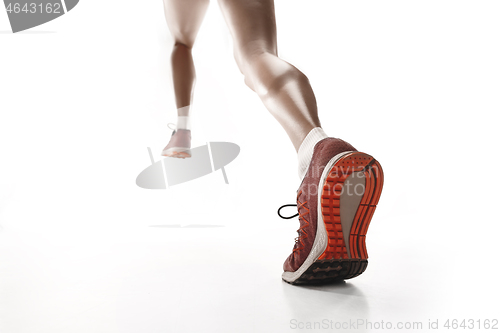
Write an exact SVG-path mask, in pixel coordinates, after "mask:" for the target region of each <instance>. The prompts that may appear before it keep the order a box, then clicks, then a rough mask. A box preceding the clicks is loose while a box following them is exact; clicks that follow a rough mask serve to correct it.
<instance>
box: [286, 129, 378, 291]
mask: <svg viewBox="0 0 500 333" xmlns="http://www.w3.org/2000/svg"><path fill="white" fill-rule="evenodd" d="M383 182H384V176H383V171H382V167H381V166H380V164H379V162H378V161H377V160H375V159H374V158H373V157H372V156H370V155H368V154H365V153H362V152H358V151H357V150H356V149H355V148H354V147H353V146H351V145H350V144H348V143H347V142H345V141H343V140H340V139H336V138H326V139H323V140H321V141H319V142H318V143H317V144H316V146H315V147H314V153H313V156H312V159H311V163H310V165H309V168H308V170H307V172H306V175H305V177H304V179H303V180H302V183H301V185H300V186H299V189H298V191H297V209H298V214H296V215H294V216H291V217H283V216H282V215H281V214H280V210H281V208H283V207H285V206H290V205H285V206H282V207H280V210H278V215H280V217H282V218H293V217H295V216H297V215H298V216H299V221H300V229H299V230H297V232H298V234H299V236H298V237H297V238H296V240H295V246H294V248H293V252H292V254H290V256H289V257H288V258H287V259H286V261H285V263H284V265H283V269H284V271H285V272H284V273H283V275H282V278H283V280H285V281H286V282H288V283H291V284H306V283H308V284H311V283H329V282H335V281H340V280H344V279H351V278H353V277H356V276H358V275H360V274H361V273H363V272H364V271H365V269H366V267H367V265H368V260H367V259H368V254H367V251H366V245H365V238H366V232H367V230H368V225H369V224H370V220H371V219H372V216H373V213H374V212H375V207H376V205H377V203H378V201H379V198H380V194H381V192H382V186H383ZM293 206H294V205H293Z"/></svg>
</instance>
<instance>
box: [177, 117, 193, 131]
mask: <svg viewBox="0 0 500 333" xmlns="http://www.w3.org/2000/svg"><path fill="white" fill-rule="evenodd" d="M176 129H178V130H180V129H185V130H191V119H190V118H189V116H178V117H177V127H176Z"/></svg>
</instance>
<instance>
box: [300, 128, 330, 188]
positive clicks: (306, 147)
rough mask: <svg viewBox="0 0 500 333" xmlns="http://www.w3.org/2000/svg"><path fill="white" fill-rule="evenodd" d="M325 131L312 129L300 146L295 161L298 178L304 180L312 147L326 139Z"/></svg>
mask: <svg viewBox="0 0 500 333" xmlns="http://www.w3.org/2000/svg"><path fill="white" fill-rule="evenodd" d="M327 137H328V135H326V133H325V131H323V129H322V128H321V127H315V128H313V129H312V130H311V131H310V132H309V133H308V134H307V136H306V137H305V139H304V141H302V143H301V144H300V148H299V152H298V153H297V159H298V161H299V178H300V179H302V178H304V176H305V174H306V172H307V168H308V167H309V164H310V163H311V159H312V155H313V151H314V146H315V145H316V144H317V143H318V142H319V141H321V140H323V139H325V138H327Z"/></svg>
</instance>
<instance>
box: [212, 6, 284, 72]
mask: <svg viewBox="0 0 500 333" xmlns="http://www.w3.org/2000/svg"><path fill="white" fill-rule="evenodd" d="M219 6H220V8H221V11H222V15H223V16H224V19H225V21H226V23H227V25H228V28H229V31H230V32H231V35H232V37H233V43H234V48H235V50H234V51H235V57H236V61H237V62H238V64H239V65H240V66H241V63H242V62H246V61H245V60H247V59H248V58H250V57H252V56H254V55H258V54H261V53H263V52H268V53H272V54H275V55H276V54H277V52H278V50H277V45H276V44H277V39H276V19H275V16H274V0H219Z"/></svg>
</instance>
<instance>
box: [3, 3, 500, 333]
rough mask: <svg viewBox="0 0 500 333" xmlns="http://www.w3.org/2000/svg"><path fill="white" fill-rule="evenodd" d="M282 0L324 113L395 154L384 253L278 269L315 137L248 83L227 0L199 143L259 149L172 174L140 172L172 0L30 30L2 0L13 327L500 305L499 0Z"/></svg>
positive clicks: (88, 13) (290, 41)
mask: <svg viewBox="0 0 500 333" xmlns="http://www.w3.org/2000/svg"><path fill="white" fill-rule="evenodd" d="M276 15H277V23H278V40H279V43H278V48H279V54H280V56H281V57H282V58H283V59H285V60H287V61H289V62H290V63H292V64H294V65H295V66H296V67H298V68H299V69H301V70H302V71H303V72H304V73H305V74H306V75H307V76H308V77H309V79H310V81H311V84H312V86H313V89H314V90H315V93H316V97H317V100H318V107H319V113H320V118H321V121H322V124H323V127H324V129H325V131H326V132H327V133H328V134H329V135H331V136H335V137H340V138H342V139H344V140H346V141H348V142H350V143H351V144H352V145H354V146H355V147H356V148H357V149H358V150H360V151H364V152H367V153H369V154H371V155H373V156H375V157H376V158H377V159H378V160H379V161H380V162H381V164H382V166H383V168H384V171H385V187H384V191H383V194H382V198H381V200H380V203H379V206H378V208H377V212H376V214H375V217H374V218H373V220H372V223H371V225H370V230H369V233H368V240H367V244H368V252H369V255H370V265H369V267H368V269H367V271H366V272H365V273H364V274H363V275H361V276H360V277H358V278H356V279H353V280H349V281H347V282H346V283H345V284H337V285H332V286H324V287H296V286H291V285H288V284H286V283H284V282H283V281H282V280H281V272H282V268H281V267H282V263H283V261H284V260H285V258H286V257H287V256H288V254H289V253H290V252H291V250H292V247H293V239H294V237H295V236H296V232H295V230H296V229H297V228H298V226H299V225H298V221H297V220H296V219H294V220H281V219H280V218H279V217H278V216H277V214H276V210H277V208H278V207H279V206H281V205H283V204H287V203H293V202H294V200H295V191H296V189H297V187H298V185H299V179H298V177H297V171H296V154H295V151H294V149H293V146H292V145H291V143H290V142H289V140H288V137H287V136H286V134H285V132H284V131H283V130H282V128H281V127H280V126H279V125H278V123H277V122H276V121H275V120H274V119H273V117H272V116H271V115H270V114H269V113H268V112H267V111H266V109H265V108H264V107H263V106H262V104H261V103H260V100H259V99H258V97H257V96H256V95H254V93H253V92H252V91H251V90H250V89H248V88H247V87H246V86H245V85H244V83H243V77H242V75H241V74H240V72H239V70H238V69H237V66H236V64H235V62H234V60H233V57H232V41H231V38H230V35H229V33H228V30H227V28H226V26H225V23H224V21H223V18H222V16H221V14H220V12H219V8H218V6H217V3H216V2H214V1H213V2H212V3H211V5H210V7H209V11H208V13H207V16H206V18H205V21H204V23H203V26H202V28H201V31H200V33H199V35H198V40H197V43H196V45H195V48H194V51H193V52H194V57H195V63H196V68H197V74H198V80H197V86H196V92H195V94H196V95H195V102H194V105H193V109H194V128H193V136H194V146H199V145H203V144H204V143H205V142H207V141H230V142H235V143H237V144H238V145H239V146H240V147H241V153H240V155H239V157H238V158H237V159H236V160H235V161H234V162H232V163H231V164H230V165H228V166H227V167H226V172H227V175H228V178H229V185H226V184H225V183H224V181H223V176H222V174H221V173H220V172H216V173H213V174H210V175H208V176H206V177H203V178H200V179H197V180H195V181H192V182H189V183H185V184H182V185H178V186H174V187H172V188H170V189H168V190H145V189H141V188H139V187H137V186H136V185H135V178H136V176H137V175H138V174H139V173H140V172H141V171H142V170H143V169H144V168H146V167H147V166H148V165H149V164H150V160H149V156H148V153H147V147H151V148H152V149H153V152H154V154H155V158H156V159H157V160H158V159H160V152H161V150H162V148H163V147H164V146H165V145H166V144H167V142H168V139H169V136H170V130H168V129H167V127H166V125H167V123H168V122H175V115H176V114H175V103H174V98H173V92H172V84H171V79H170V69H169V55H170V50H171V45H172V39H171V37H170V35H169V32H168V30H167V26H166V23H165V20H164V16H163V5H162V3H161V1H160V0H154V1H153V0H148V1H140V2H138V1H123V0H122V1H117V0H114V1H111V0H109V1H96V0H85V1H81V2H80V3H79V4H78V6H77V7H75V8H74V9H73V10H72V11H70V12H69V13H68V14H66V15H64V16H63V17H60V18H59V19H56V20H54V21H52V22H49V23H46V24H44V25H42V26H39V27H35V28H33V29H31V30H29V31H26V32H22V33H18V34H12V33H11V32H10V31H9V30H10V26H9V22H8V18H7V14H6V13H5V11H3V10H0V154H1V163H0V331H1V332H2V333H18V332H19V333H20V332H23V333H24V332H29V333H35V332H36V333H38V332H50V333H56V332H64V333H67V332H106V333H111V332H119V333H124V332H127V333H128V332H226V331H227V332H288V331H299V329H294V326H293V323H295V322H294V320H296V323H298V322H300V323H302V324H303V325H306V324H307V322H321V321H322V320H323V319H325V320H332V321H334V322H349V320H352V321H356V320H358V319H366V320H369V321H372V322H379V323H380V321H382V320H383V321H384V322H388V321H391V322H392V323H393V325H396V323H397V322H398V321H402V322H403V321H407V320H408V321H411V322H414V321H420V322H422V323H423V327H424V329H423V330H421V331H425V330H426V328H427V326H428V321H429V319H431V320H432V321H435V320H439V325H440V327H441V328H443V326H442V325H443V324H444V322H445V320H446V319H448V318H449V319H459V320H460V321H461V320H462V319H474V320H484V319H493V318H495V316H496V319H500V318H499V317H498V310H499V301H498V297H499V296H500V295H499V288H498V284H497V279H498V268H497V267H498V264H497V253H498V246H497V244H496V243H497V242H498V241H497V233H498V231H499V227H498V223H499V222H500V221H499V218H498V214H497V212H496V209H497V207H498V200H499V195H498V189H499V188H500V183H499V181H498V176H497V167H498V164H499V162H500V160H499V158H498V143H499V136H498V134H497V132H498V123H499V122H498V117H497V116H496V114H498V112H499V110H500V100H499V92H500V79H499V78H500V62H499V60H498V59H500V46H499V37H500V20H498V17H499V15H500V3H499V2H498V1H486V0H484V1H471V0H470V1H443V0H433V1H426V0H421V1H328V0H322V1H320V0H312V1H296V0H277V1H276ZM173 225H179V226H180V227H178V228H175V227H171V226H173ZM189 225H191V226H192V225H202V226H205V227H204V228H202V227H198V228H185V226H189ZM210 225H212V226H213V225H217V226H219V227H207V226H210ZM169 226H170V227H169ZM467 325H469V323H467ZM475 325H476V328H477V322H476V324H475ZM497 327H500V324H499V325H498V326H497ZM306 331H311V330H306ZM323 331H328V330H323ZM344 331H346V330H344ZM352 331H353V332H365V331H370V329H368V328H366V327H363V326H361V327H359V328H358V329H357V330H352ZM378 331H381V330H380V329H379V330H378ZM450 331H452V330H450ZM465 331H472V330H465Z"/></svg>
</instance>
